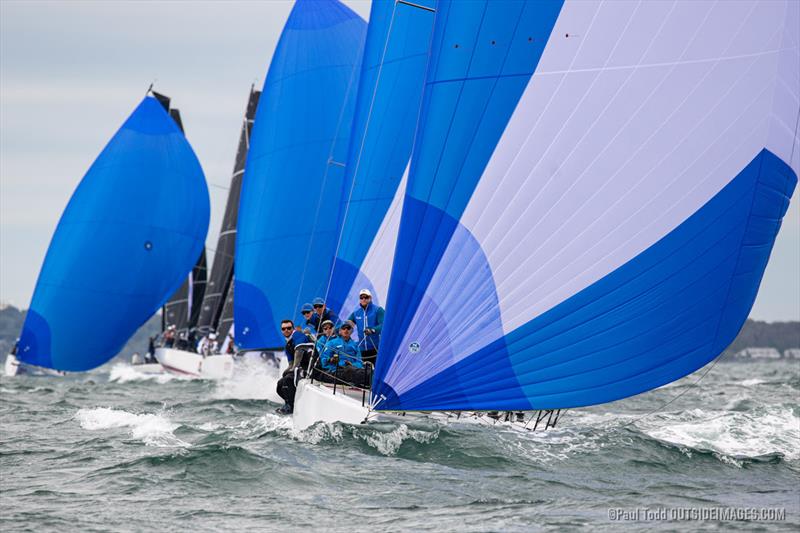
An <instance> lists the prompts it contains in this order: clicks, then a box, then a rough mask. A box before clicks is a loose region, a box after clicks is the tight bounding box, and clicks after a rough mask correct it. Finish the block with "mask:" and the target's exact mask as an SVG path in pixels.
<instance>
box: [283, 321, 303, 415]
mask: <svg viewBox="0 0 800 533" xmlns="http://www.w3.org/2000/svg"><path fill="white" fill-rule="evenodd" d="M281 333H282V334H283V338H284V340H285V341H286V346H285V347H284V352H285V353H286V358H287V360H288V361H289V362H290V363H291V362H293V361H294V349H295V348H296V347H297V346H298V345H300V344H303V343H307V342H309V341H310V339H309V338H308V336H306V334H305V333H301V332H299V331H295V329H294V322H292V321H291V320H289V319H286V320H282V321H281ZM295 370H299V368H298V369H295V368H294V365H292V366H290V367H289V369H288V370H286V371H285V372H284V373H283V377H281V379H279V380H278V383H277V385H276V387H275V388H276V390H277V392H278V396H280V397H281V398H283V401H284V402H286V403H284V404H283V406H282V407H281V408H279V409H278V413H280V414H291V413H292V411H294V394H295V392H296V391H297V384H296V383H295V379H296V376H295Z"/></svg>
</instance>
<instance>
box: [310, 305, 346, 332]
mask: <svg viewBox="0 0 800 533" xmlns="http://www.w3.org/2000/svg"><path fill="white" fill-rule="evenodd" d="M312 305H313V307H314V313H312V315H311V319H310V322H311V325H312V326H314V328H315V329H319V325H320V324H321V323H322V322H324V321H326V320H330V321H331V322H333V324H334V327H336V324H338V322H339V315H337V314H336V312H334V311H333V310H331V309H328V308H327V307H326V306H325V300H323V299H322V298H314V301H313V302H312Z"/></svg>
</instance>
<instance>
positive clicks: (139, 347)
mask: <svg viewBox="0 0 800 533" xmlns="http://www.w3.org/2000/svg"><path fill="white" fill-rule="evenodd" d="M24 321H25V311H20V310H19V309H17V308H16V307H14V306H12V305H9V306H7V307H4V308H3V309H0V361H5V359H6V357H5V355H4V354H7V353H8V352H9V351H11V347H12V346H13V345H14V341H15V340H16V339H17V337H18V336H19V333H20V331H21V330H22V323H23V322H24ZM160 332H161V315H154V316H152V317H151V318H150V320H148V321H147V322H145V324H144V325H143V326H142V327H141V328H139V330H138V331H137V332H136V333H134V335H133V337H131V338H130V340H129V341H128V342H127V344H125V346H124V347H123V348H122V350H120V352H119V354H117V356H118V357H122V358H124V359H128V358H129V357H130V355H131V354H132V353H133V352H139V353H144V352H145V351H147V340H148V338H149V337H150V336H151V335H158V334H159V333H160Z"/></svg>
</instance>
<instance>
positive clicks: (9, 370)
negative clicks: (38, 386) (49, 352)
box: [3, 354, 66, 377]
mask: <svg viewBox="0 0 800 533" xmlns="http://www.w3.org/2000/svg"><path fill="white" fill-rule="evenodd" d="M3 370H4V373H5V375H6V376H8V377H13V376H18V375H20V374H26V375H30V376H57V377H62V376H65V375H66V372H63V371H61V370H53V369H52V368H44V367H43V366H36V365H29V364H27V363H23V362H22V361H20V360H19V359H17V358H16V357H15V356H13V355H11V354H8V356H7V357H6V362H5V367H4V369H3Z"/></svg>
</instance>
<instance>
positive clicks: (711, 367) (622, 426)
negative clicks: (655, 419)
mask: <svg viewBox="0 0 800 533" xmlns="http://www.w3.org/2000/svg"><path fill="white" fill-rule="evenodd" d="M723 357H725V353H724V352H723V353H722V355H720V356H719V357H717V358H716V359H714V361H713V362H712V363H711V364H710V365H708V368H706V370H705V372H703V373H702V374H700V377H699V378H697V381H695V382H694V383H692V384H691V385H689V386H688V387H687V388H686V389H684V390H682V391H681V392H679V393H678V394H676V395H675V396H674V397H673V398H671V399H670V400H668V401H667V402H665V403H664V404H662V405H660V406H658V407H656V408H655V409H653V410H651V411H648V412H646V413H644V414H642V415H639V416H638V417H636V418H634V419H633V420H630V421H628V422H626V423H625V424H623V425H621V426H617V427H614V428H612V429H616V430H619V429H625V428H627V427H628V426H631V425H633V424H635V423H636V422H639V421H640V420H642V419H643V418H645V417H648V416H650V415H654V414H655V413H657V412H659V411H661V410H662V409H664V408H665V407H667V406H668V405H670V404H672V403H674V402H675V401H676V400H678V399H679V398H681V397H683V395H684V394H686V393H687V392H689V391H691V390H694V388H695V387H697V385H698V384H699V383H700V381H702V380H703V378H704V377H706V376H707V375H708V373H709V372H711V370H712V369H713V368H714V367H715V366H716V365H717V363H718V362H720V361H721V360H722V358H723ZM591 431H592V433H596V432H595V431H594V430H591ZM598 435H599V434H598Z"/></svg>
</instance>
